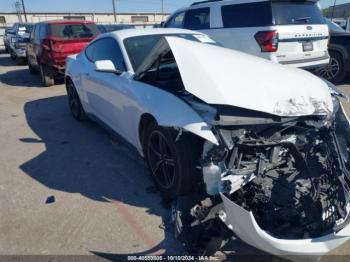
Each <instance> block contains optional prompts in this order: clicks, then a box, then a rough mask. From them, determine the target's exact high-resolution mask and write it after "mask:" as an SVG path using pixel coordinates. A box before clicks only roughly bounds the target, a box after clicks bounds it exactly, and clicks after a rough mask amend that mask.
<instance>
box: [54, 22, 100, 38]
mask: <svg viewBox="0 0 350 262" xmlns="http://www.w3.org/2000/svg"><path fill="white" fill-rule="evenodd" d="M98 34H99V30H98V27H97V26H96V25H95V24H52V25H50V27H49V35H50V36H55V37H59V38H91V37H95V36H97V35H98Z"/></svg>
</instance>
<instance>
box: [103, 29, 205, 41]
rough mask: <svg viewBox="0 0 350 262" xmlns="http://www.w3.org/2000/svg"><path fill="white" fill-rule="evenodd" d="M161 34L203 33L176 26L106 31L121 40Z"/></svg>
mask: <svg viewBox="0 0 350 262" xmlns="http://www.w3.org/2000/svg"><path fill="white" fill-rule="evenodd" d="M162 34H196V35H203V33H200V32H196V31H191V30H187V29H178V28H145V29H125V30H121V31H114V32H111V33H108V34H107V35H114V36H116V37H118V38H120V39H121V40H124V39H126V38H130V37H135V36H144V35H162Z"/></svg>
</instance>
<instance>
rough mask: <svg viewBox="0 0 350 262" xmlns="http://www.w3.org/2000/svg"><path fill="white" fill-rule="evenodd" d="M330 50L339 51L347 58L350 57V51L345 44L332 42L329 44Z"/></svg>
mask: <svg viewBox="0 0 350 262" xmlns="http://www.w3.org/2000/svg"><path fill="white" fill-rule="evenodd" d="M329 50H330V51H338V52H339V53H341V54H342V56H343V57H344V59H345V60H347V59H349V58H350V57H349V52H348V50H346V48H345V47H344V46H341V45H337V44H331V45H330V46H329Z"/></svg>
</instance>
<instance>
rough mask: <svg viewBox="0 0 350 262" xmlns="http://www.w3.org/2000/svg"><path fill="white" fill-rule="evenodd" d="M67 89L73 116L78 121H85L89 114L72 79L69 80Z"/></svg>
mask: <svg viewBox="0 0 350 262" xmlns="http://www.w3.org/2000/svg"><path fill="white" fill-rule="evenodd" d="M66 89H67V96H68V105H69V109H70V111H71V113H72V116H73V117H74V119H75V120H77V121H85V120H86V119H87V116H86V113H85V111H84V108H83V106H82V105H81V101H80V98H79V95H78V92H77V89H76V88H75V86H74V84H73V82H72V81H70V80H69V81H67V84H66Z"/></svg>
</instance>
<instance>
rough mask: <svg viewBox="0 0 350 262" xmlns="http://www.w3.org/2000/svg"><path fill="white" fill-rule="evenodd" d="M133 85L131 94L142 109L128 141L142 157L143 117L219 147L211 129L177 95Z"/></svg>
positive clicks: (137, 82) (134, 83)
mask: <svg viewBox="0 0 350 262" xmlns="http://www.w3.org/2000/svg"><path fill="white" fill-rule="evenodd" d="M130 81H133V84H132V86H133V92H132V93H133V96H134V98H135V99H136V101H138V105H139V108H135V109H134V110H137V115H138V117H137V120H136V121H137V122H136V123H132V126H131V127H130V128H131V129H130V130H132V134H130V135H129V137H128V138H127V140H129V141H130V142H131V143H133V144H134V146H136V148H137V149H138V150H139V152H140V153H141V152H142V145H141V140H140V137H139V132H138V131H139V128H140V123H141V118H142V116H143V115H144V114H150V115H152V116H153V117H154V118H155V119H156V121H157V123H158V125H160V126H163V127H174V128H182V129H184V130H186V131H188V132H191V133H193V134H195V135H197V136H199V137H201V138H203V139H205V140H207V141H209V142H211V143H213V144H216V145H218V144H219V142H218V140H217V138H216V137H215V135H214V133H213V132H212V130H211V126H210V125H209V124H208V123H206V122H205V121H204V120H203V118H202V117H201V116H200V115H199V114H198V113H197V112H196V111H195V110H194V109H193V108H192V107H191V106H189V105H188V104H187V103H185V102H184V101H183V100H182V99H180V98H179V97H177V96H176V95H175V94H172V93H170V92H167V91H165V90H162V89H161V88H158V87H154V86H151V85H148V84H146V83H143V82H140V81H135V80H133V79H130ZM133 141H134V142H133ZM135 141H136V143H135Z"/></svg>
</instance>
